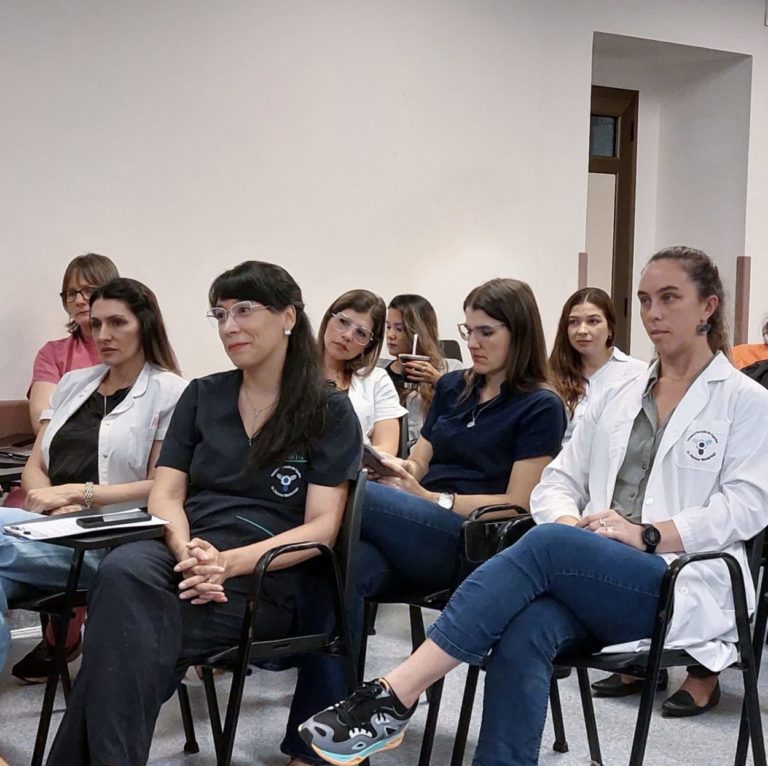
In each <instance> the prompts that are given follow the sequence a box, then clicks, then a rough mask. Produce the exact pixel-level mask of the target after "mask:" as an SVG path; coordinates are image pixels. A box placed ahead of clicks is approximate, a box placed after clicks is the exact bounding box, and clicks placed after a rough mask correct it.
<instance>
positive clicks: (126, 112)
mask: <svg viewBox="0 0 768 766" xmlns="http://www.w3.org/2000/svg"><path fill="white" fill-rule="evenodd" d="M671 5H673V6H675V12H674V13H672V12H670V3H666V2H662V1H661V0H648V1H647V2H641V1H640V0H636V1H633V2H624V3H615V2H613V0H583V1H582V2H580V3H571V2H568V0H548V2H547V3H539V2H536V0H327V1H326V2H323V3H317V2H314V0H262V1H259V0H228V2H227V3H210V2H207V0H164V2H162V3H157V2H156V1H155V0H113V1H112V2H109V3H103V2H99V1H98V0H47V1H46V2H45V3H28V2H24V1H23V0H2V1H1V2H0V71H2V73H3V74H2V77H1V78H0V103H1V104H2V105H3V120H2V121H0V179H2V183H1V184H0V263H2V266H3V271H2V273H3V280H2V282H0V398H15V397H19V396H22V395H23V393H24V391H25V390H26V385H27V381H28V376H29V372H28V370H29V367H30V366H31V359H32V355H33V353H34V350H35V349H36V348H37V347H38V346H39V345H41V344H42V343H43V342H44V341H45V340H46V339H48V338H51V337H56V336H58V335H60V334H61V328H62V324H63V320H64V316H63V312H62V311H61V308H60V306H59V305H58V301H57V298H56V293H57V292H58V290H59V281H60V276H61V272H62V270H63V266H64V264H65V263H66V261H67V260H68V259H69V258H71V257H72V256H73V255H75V254H78V253H80V252H83V251H86V250H96V251H98V252H104V253H106V254H108V255H110V256H112V257H113V258H114V259H115V261H116V262H117V263H118V265H119V266H120V267H121V270H122V271H123V273H125V274H127V275H130V276H134V277H136V278H139V279H142V280H144V281H146V282H147V283H148V284H150V285H151V286H152V287H153V288H154V289H155V291H156V292H157V293H158V296H159V298H160V300H161V304H162V306H163V308H164V311H165V313H166V317H167V320H168V323H169V325H170V331H171V336H172V340H173V341H174V343H175V346H176V349H177V351H178V355H179V358H180V360H181V362H182V365H183V367H184V368H185V371H186V373H187V374H188V375H199V374H203V373H206V372H209V371H212V370H215V369H220V368H222V367H223V366H225V365H226V364H227V361H226V358H225V357H224V354H223V353H222V352H221V350H220V349H219V347H218V342H217V339H216V337H215V333H214V332H213V331H212V330H211V329H210V328H209V327H208V325H207V323H206V322H205V320H204V319H203V318H202V314H203V312H204V310H205V308H206V303H205V295H206V291H207V287H208V285H209V283H210V281H211V279H212V278H213V277H214V276H215V275H216V274H217V273H218V272H219V271H221V270H222V269H223V268H225V267H228V266H231V265H233V264H234V263H237V262H238V261H240V260H242V259H245V258H249V257H256V258H263V259H267V260H275V261H278V262H280V263H282V264H284V265H285V266H286V267H287V268H288V269H289V270H290V271H292V272H293V273H294V275H295V276H296V278H297V279H298V281H299V282H300V283H301V284H302V286H303V287H304V290H305V297H306V300H307V303H308V304H309V306H310V308H311V313H312V315H313V316H314V318H315V319H317V318H319V317H320V316H321V314H322V311H323V310H324V309H325V307H326V306H327V304H328V303H329V302H330V300H331V299H332V298H333V297H335V295H336V294H338V293H339V292H341V291H342V290H344V289H347V288H349V287H353V286H365V287H371V288H374V289H377V290H378V291H379V292H380V293H381V294H382V295H384V296H385V297H390V296H391V295H393V294H395V293H397V292H403V291H406V290H407V291H416V292H422V293H423V294H425V295H427V296H428V297H429V298H430V299H431V300H432V301H433V302H434V303H435V306H436V308H437V310H438V314H439V316H440V318H441V321H442V323H443V326H444V328H445V330H444V332H443V334H444V335H445V336H455V333H454V331H453V329H452V328H453V324H454V322H455V321H457V320H458V319H460V305H461V302H462V299H463V297H464V296H465V295H466V293H467V291H468V290H469V289H470V288H471V287H472V286H474V285H475V284H477V283H478V282H480V281H482V280H484V279H486V278H489V277H491V276H496V275H505V276H516V277H519V278H522V279H526V280H528V281H530V283H531V284H532V286H533V288H534V290H535V292H536V294H537V296H538V298H539V301H540V305H541V308H542V314H543V317H544V322H545V325H546V327H547V329H548V330H549V331H550V334H551V332H552V331H553V330H554V327H555V323H556V319H557V316H558V314H559V310H560V306H561V304H562V301H563V300H564V299H565V297H566V296H567V295H568V294H569V293H570V292H572V290H573V289H575V287H576V269H577V253H578V251H579V250H581V249H583V248H584V243H585V218H586V197H587V156H586V154H587V142H588V128H589V115H588V113H589V89H590V80H591V58H592V37H593V33H594V31H595V30H598V31H604V32H610V33H614V34H622V35H636V36H639V37H648V38H653V39H662V40H669V41H674V42H679V43H684V44H688V45H698V46H703V47H710V48H719V49H722V50H730V51H736V52H739V53H744V54H749V55H752V56H753V57H754V60H753V79H752V93H753V108H752V112H751V118H750V127H751V143H750V150H749V151H750V153H749V168H750V169H749V187H748V188H749V195H750V196H749V200H748V207H747V219H746V231H747V234H746V242H745V253H746V254H748V255H753V257H754V260H753V264H752V273H753V280H754V282H755V283H756V286H755V287H754V288H753V295H754V294H755V293H756V292H759V293H760V294H761V295H764V294H765V292H766V291H765V285H766V284H768V267H766V265H765V264H764V263H762V261H758V256H759V255H760V254H761V253H762V252H763V251H764V250H765V247H766V243H768V222H767V221H766V218H767V217H766V216H765V210H766V209H768V98H767V97H766V96H764V95H763V94H766V93H768V29H766V28H765V27H764V26H763V25H762V12H763V2H762V0H738V1H735V2H732V3H729V4H728V7H727V9H724V8H723V4H722V3H721V2H719V1H718V0H705V1H703V2H702V1H701V0H678V1H677V2H674V3H672V4H671ZM648 150H649V151H648V158H649V161H653V160H652V159H651V158H652V157H653V154H652V152H651V151H650V142H649V147H648ZM639 151H640V154H639V157H641V156H642V155H643V152H644V151H645V149H644V148H643V147H642V146H641V147H640V150H639ZM640 172H641V173H643V172H645V171H644V170H641V171H640ZM643 204H644V205H648V206H650V204H651V203H649V202H648V201H644V202H643ZM643 214H644V215H646V214H648V215H650V211H645V212H644V213H643ZM637 244H638V243H636V245H637ZM648 251H650V248H649V249H648V250H645V252H648ZM757 285H760V286H759V287H758V286H757ZM755 311H757V309H756V308H755V307H754V304H753V312H755ZM757 313H759V314H760V315H762V313H763V311H762V310H760V311H759V312H757Z"/></svg>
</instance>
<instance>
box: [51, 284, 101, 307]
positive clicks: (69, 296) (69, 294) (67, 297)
mask: <svg viewBox="0 0 768 766" xmlns="http://www.w3.org/2000/svg"><path fill="white" fill-rule="evenodd" d="M94 290H96V288H95V287H92V286H91V285H86V286H85V287H81V288H80V289H79V290H75V288H74V287H70V288H69V289H68V290H64V291H62V292H60V293H59V298H61V300H63V301H66V302H67V303H74V302H75V301H76V300H77V296H78V295H82V296H83V300H84V301H88V300H90V299H91V295H92V294H93V291H94Z"/></svg>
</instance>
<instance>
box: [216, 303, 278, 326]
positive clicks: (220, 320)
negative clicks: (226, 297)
mask: <svg viewBox="0 0 768 766" xmlns="http://www.w3.org/2000/svg"><path fill="white" fill-rule="evenodd" d="M268 308H269V306H262V305H261V304H260V303H255V302H254V301H238V302H237V303H233V304H232V305H231V306H230V307H229V308H228V309H225V308H224V307H223V306H213V307H212V308H209V309H208V311H206V312H205V315H206V316H207V317H208V320H209V321H210V323H211V326H212V327H221V326H222V325H225V324H226V323H227V317H232V319H234V320H235V323H236V324H237V325H239V326H242V325H243V323H245V322H247V321H248V320H249V319H250V318H251V316H253V314H254V312H256V311H261V310H262V309H268Z"/></svg>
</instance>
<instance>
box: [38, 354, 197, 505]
mask: <svg viewBox="0 0 768 766" xmlns="http://www.w3.org/2000/svg"><path fill="white" fill-rule="evenodd" d="M107 372H108V367H107V366H106V365H103V364H100V365H97V366H96V367H87V368H85V369H82V370H73V371H72V372H68V373H67V374H66V375H65V376H64V377H63V378H62V379H61V380H60V381H59V383H58V385H57V386H56V389H55V390H54V392H53V395H52V396H51V402H50V405H49V407H48V409H46V410H43V412H42V414H41V415H40V420H41V421H46V420H47V421H50V422H49V423H48V427H47V428H46V430H45V433H44V434H43V440H42V442H41V444H40V447H41V453H42V458H43V463H44V464H45V466H46V468H47V466H48V464H49V462H50V448H51V441H52V439H53V437H54V436H55V435H56V433H57V431H58V430H59V429H60V428H61V427H62V425H64V423H66V422H67V420H69V418H71V417H72V415H73V414H74V413H75V412H76V411H77V410H78V409H80V407H82V405H83V404H84V402H85V401H86V399H88V397H89V396H91V394H93V392H94V391H95V390H96V389H97V388H98V387H99V384H100V383H101V381H102V379H103V378H104V376H105V375H106V374H107ZM186 386H187V382H186V381H185V380H184V379H183V378H181V377H180V376H178V375H176V374H175V373H173V372H168V371H167V370H161V369H160V368H159V367H155V366H154V365H152V364H149V363H147V364H145V365H144V367H143V369H142V371H141V372H140V373H139V377H138V378H137V379H136V382H135V383H134V384H133V387H132V388H131V390H130V391H129V392H128V394H127V395H126V397H125V399H123V401H122V402H120V403H119V404H118V405H117V406H116V407H115V408H114V409H113V410H112V412H110V413H108V414H107V416H106V417H105V418H104V419H103V420H102V421H101V425H100V427H99V484H124V483H128V482H133V481H143V480H144V479H146V478H147V465H148V463H149V453H150V451H151V449H152V444H153V442H155V441H162V439H164V438H165V432H166V431H167V430H168V424H169V423H170V421H171V416H172V415H173V410H174V408H175V407H176V402H177V401H178V400H179V397H180V396H181V393H182V391H184V389H185V388H186ZM137 505H142V503H140V502H137V501H136V500H133V501H130V502H127V503H118V504H115V505H110V506H107V508H108V510H110V511H116V510H121V509H123V508H135V507H136V506H137Z"/></svg>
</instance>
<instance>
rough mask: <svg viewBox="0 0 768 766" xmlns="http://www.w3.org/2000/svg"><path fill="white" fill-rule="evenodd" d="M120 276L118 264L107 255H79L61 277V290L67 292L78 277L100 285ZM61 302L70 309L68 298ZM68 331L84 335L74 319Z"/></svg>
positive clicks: (68, 326)
mask: <svg viewBox="0 0 768 766" xmlns="http://www.w3.org/2000/svg"><path fill="white" fill-rule="evenodd" d="M119 276H120V273H119V272H118V270H117V266H115V264H114V263H112V260H111V259H110V258H107V256H106V255H99V254H98V253H86V254H85V255H78V256H77V257H75V258H73V259H72V260H71V261H70V262H69V263H68V264H67V268H66V269H65V270H64V276H63V277H62V279H61V292H62V294H64V293H66V291H67V289H68V288H69V284H70V282H72V281H73V280H74V279H76V278H77V277H80V279H82V280H83V282H87V283H88V284H89V285H93V286H94V287H99V286H101V285H103V284H106V283H107V282H109V280H110V279H115V278H116V277H119ZM61 303H62V305H63V306H64V310H65V311H69V309H68V308H67V300H66V298H62V299H61ZM67 332H69V333H70V334H71V335H74V336H75V338H82V337H83V331H82V330H81V329H80V325H79V324H78V323H77V322H75V320H74V319H70V320H69V322H67Z"/></svg>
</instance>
